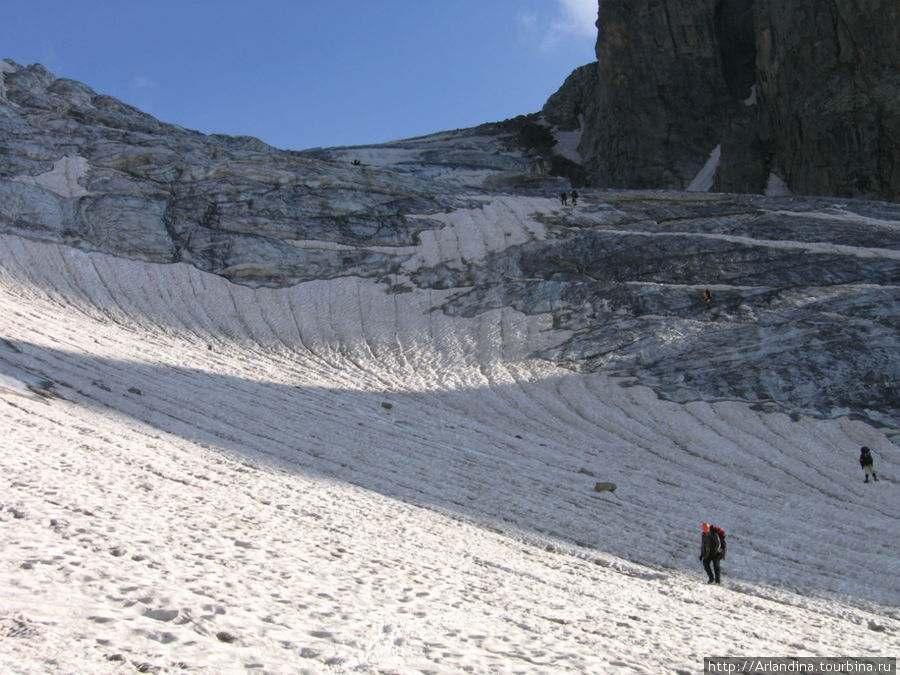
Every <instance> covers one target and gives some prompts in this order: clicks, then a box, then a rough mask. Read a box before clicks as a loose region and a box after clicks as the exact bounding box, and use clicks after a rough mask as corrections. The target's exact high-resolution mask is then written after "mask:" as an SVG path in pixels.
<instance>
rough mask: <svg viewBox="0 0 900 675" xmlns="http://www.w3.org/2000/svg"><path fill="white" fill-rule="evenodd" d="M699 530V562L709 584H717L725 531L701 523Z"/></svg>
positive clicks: (723, 552) (715, 526) (722, 556)
mask: <svg viewBox="0 0 900 675" xmlns="http://www.w3.org/2000/svg"><path fill="white" fill-rule="evenodd" d="M701 529H702V530H703V536H702V537H701V539H700V560H702V561H703V569H705V570H706V574H707V575H709V583H713V582H715V583H719V561H720V560H722V558H724V557H725V547H726V544H725V530H723V529H722V528H721V527H718V526H717V525H710V524H709V523H703V525H702V527H701ZM713 572H715V573H713Z"/></svg>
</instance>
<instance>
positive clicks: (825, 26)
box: [756, 0, 900, 201]
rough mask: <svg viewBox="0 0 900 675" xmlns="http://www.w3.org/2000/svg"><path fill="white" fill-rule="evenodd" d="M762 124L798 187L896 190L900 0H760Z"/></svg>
mask: <svg viewBox="0 0 900 675" xmlns="http://www.w3.org/2000/svg"><path fill="white" fill-rule="evenodd" d="M756 3H757V11H756V34H757V49H758V57H757V64H758V73H757V81H758V91H759V101H760V111H759V113H760V121H759V123H760V129H759V134H760V138H761V140H762V141H763V143H765V144H766V146H767V147H771V149H772V152H773V158H772V163H773V166H774V168H776V169H778V170H782V171H783V172H784V173H783V175H784V177H785V178H786V180H787V181H788V184H789V185H790V186H791V188H792V189H793V190H794V191H795V192H798V193H806V194H810V193H812V194H835V195H842V196H856V195H873V196H878V197H881V198H884V199H889V200H892V201H898V200H900V41H898V40H897V25H898V23H900V4H898V3H896V2H892V1H891V0H863V1H862V2H860V1H859V0H852V1H851V0H832V1H831V2H824V3H823V2H817V1H815V0H805V1H803V2H791V3H785V2H778V1H777V0H756Z"/></svg>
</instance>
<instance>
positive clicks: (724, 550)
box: [709, 525, 728, 558]
mask: <svg viewBox="0 0 900 675" xmlns="http://www.w3.org/2000/svg"><path fill="white" fill-rule="evenodd" d="M709 529H710V530H712V531H713V532H715V533H716V534H717V535H719V552H720V553H721V554H722V557H723V558H724V557H725V553H727V551H728V542H727V541H725V530H723V529H722V528H721V527H719V526H718V525H710V527H709Z"/></svg>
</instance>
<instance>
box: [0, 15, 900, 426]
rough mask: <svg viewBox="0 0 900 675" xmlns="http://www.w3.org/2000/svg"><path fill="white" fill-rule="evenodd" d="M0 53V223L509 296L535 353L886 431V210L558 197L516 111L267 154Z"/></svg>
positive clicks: (322, 273) (111, 249) (537, 130)
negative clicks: (534, 324)
mask: <svg viewBox="0 0 900 675" xmlns="http://www.w3.org/2000/svg"><path fill="white" fill-rule="evenodd" d="M659 21H660V22H661V23H659V25H658V26H657V28H658V29H659V30H662V31H663V33H662V34H660V36H659V37H660V39H662V38H663V37H665V35H667V34H670V33H669V24H668V22H666V21H664V20H663V19H662V17H659ZM663 29H665V30H663ZM676 34H683V35H688V34H693V33H692V31H691V30H688V29H687V28H685V27H683V29H682V30H680V31H676ZM623 35H624V34H623ZM691 44H693V45H696V46H697V47H698V48H699V47H700V46H702V45H705V46H704V47H703V50H706V51H704V53H705V54H707V57H704V58H713V56H711V52H709V49H711V48H712V43H707V42H704V41H702V40H696V41H694V42H692V43H691ZM701 51H702V50H701ZM740 60H741V59H740V58H737V57H735V63H739V62H740ZM0 63H2V64H3V72H2V74H0V83H2V86H0V139H2V140H0V144H2V145H0V233H7V234H14V235H17V236H21V237H27V238H30V239H39V240H43V241H50V242H55V243H60V244H68V245H71V246H77V247H79V248H83V249H88V250H95V251H102V252H105V253H109V254H112V255H114V256H119V257H126V258H135V259H139V260H144V261H150V262H157V263H172V262H184V263H189V264H191V265H193V266H195V267H197V268H199V269H201V270H203V271H206V272H210V273H213V274H217V275H220V276H223V277H225V278H227V279H229V280H231V281H234V282H236V283H240V284H243V285H248V286H277V287H284V286H293V285H296V284H299V283H302V282H305V281H313V280H330V279H335V278H338V277H355V278H363V279H368V280H374V281H377V282H379V284H380V285H381V287H383V289H384V292H385V293H390V294H395V293H401V292H405V293H413V294H417V293H423V294H424V295H425V296H426V297H427V298H428V300H427V302H432V298H436V300H434V305H433V306H430V307H429V311H434V312H443V313H444V314H446V315H450V316H458V317H475V316H482V315H486V314H488V313H489V312H491V311H493V310H498V309H503V310H506V309H508V308H512V309H514V310H516V311H518V312H520V313H522V314H523V315H526V316H539V317H542V318H547V319H548V323H550V324H552V330H551V331H550V332H549V333H548V334H547V335H544V336H542V338H541V343H540V345H541V346H540V347H534V352H535V353H533V356H534V357H535V358H539V359H543V360H545V361H547V362H551V363H554V364H559V365H561V366H565V367H567V368H570V369H574V370H579V371H592V372H593V371H598V372H599V371H602V372H606V373H614V374H616V375H619V376H624V377H626V378H628V379H630V380H631V381H634V382H638V383H641V384H645V385H648V386H651V387H653V388H654V389H655V390H656V391H657V392H658V393H659V394H660V395H661V396H663V397H666V398H669V399H671V400H676V401H681V402H686V401H691V400H696V399H729V400H741V401H749V402H752V403H754V404H757V405H760V406H765V407H766V408H768V409H772V410H780V411H785V412H790V413H798V414H815V415H823V416H828V415H836V414H855V415H859V416H861V417H864V418H865V419H867V420H869V421H871V422H873V423H876V424H879V425H884V426H890V427H894V428H896V427H900V405H898V398H897V382H898V381H900V365H898V361H897V357H896V353H897V337H896V336H897V335H898V333H900V319H898V317H900V297H898V291H897V288H898V287H897V280H898V279H900V238H898V237H900V235H898V232H900V206H896V205H892V204H886V203H883V202H867V201H862V200H852V199H835V198H828V199H824V198H822V199H815V198H800V197H782V198H774V197H762V196H739V195H733V194H730V195H729V194H711V195H707V194H697V193H685V192H680V193H662V192H650V191H648V192H640V191H630V192H625V191H621V192H611V191H598V190H584V191H582V192H583V194H582V195H581V199H579V202H578V205H577V207H575V206H572V205H571V204H570V205H569V206H566V207H563V206H562V205H561V204H560V201H559V200H558V199H557V197H556V196H557V195H558V194H559V191H560V189H561V188H563V187H568V184H567V183H566V181H564V180H561V179H554V178H551V177H548V176H547V175H546V171H547V170H548V167H547V165H546V164H545V163H542V161H541V159H540V155H541V153H542V152H544V151H546V148H547V146H548V145H549V141H548V139H547V129H546V128H545V127H542V126H541V125H539V124H537V123H536V122H535V120H534V119H531V118H527V119H517V120H513V121H508V122H506V123H501V124H494V125H485V126H483V127H479V128H476V129H468V130H459V131H454V132H446V133H440V134H434V135H432V136H429V137H424V138H419V139H410V140H407V141H400V142H396V143H390V144H385V145H379V146H369V147H347V148H326V149H316V150H312V151H308V152H304V153H297V152H284V151H279V150H276V149H274V148H271V147H268V146H266V145H264V144H262V143H261V142H259V141H257V140H255V139H249V138H228V137H224V136H204V135H202V134H199V133H196V132H190V131H187V130H185V129H182V128H180V127H176V126H172V125H166V124H162V123H160V122H158V121H156V120H155V119H153V118H152V117H150V116H148V115H145V114H144V113H141V112H140V111H138V110H135V109H134V108H130V107H128V106H126V105H124V104H122V103H120V102H118V101H116V100H114V99H111V98H109V97H104V96H100V95H97V94H95V93H94V92H92V91H91V90H90V89H89V88H88V87H86V86H85V85H82V84H79V83H75V82H71V81H67V80H57V79H56V78H54V77H53V76H52V75H51V74H49V73H48V72H47V71H46V70H44V69H43V68H41V67H40V66H32V67H28V68H21V67H18V66H15V65H13V64H11V63H10V62H8V61H7V62H0ZM735 71H736V72H739V71H740V68H739V67H737V66H735ZM573 78H575V79H576V80H578V81H579V82H580V84H581V85H582V86H584V87H588V86H589V81H590V79H591V76H590V74H589V71H588V70H586V69H581V70H580V71H578V72H577V73H576V74H575V75H573ZM746 84H747V82H746V81H740V78H738V77H736V76H735V78H733V79H731V80H729V82H725V83H724V84H722V85H721V92H723V93H722V96H725V95H726V93H724V92H728V91H732V90H733V91H738V90H739V89H740V87H744V86H746ZM698 86H700V85H699V84H698ZM736 87H737V89H735V88H736ZM570 91H571V90H570ZM576 99H577V97H574V98H572V99H570V100H569V103H570V104H573V105H574V102H575V101H576ZM584 114H585V113H584V112H583V111H582V112H579V113H578V114H576V115H574V116H572V117H570V118H569V119H568V120H566V119H562V118H560V119H559V120H558V125H557V129H564V128H565V125H569V127H568V128H569V129H571V128H572V126H571V125H578V124H579V123H580V120H579V119H578V115H584ZM698 147H699V146H698ZM702 291H709V292H711V295H712V298H711V302H710V303H706V302H705V300H704V298H703V295H702ZM351 337H352V336H351ZM417 339H418V336H417ZM422 339H428V338H427V336H426V337H424V338H422ZM547 345H549V346H547ZM529 349H532V348H531V347H529Z"/></svg>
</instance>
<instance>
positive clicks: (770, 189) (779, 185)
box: [765, 173, 793, 197]
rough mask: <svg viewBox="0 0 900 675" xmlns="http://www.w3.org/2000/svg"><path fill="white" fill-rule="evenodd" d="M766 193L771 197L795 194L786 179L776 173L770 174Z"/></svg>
mask: <svg viewBox="0 0 900 675" xmlns="http://www.w3.org/2000/svg"><path fill="white" fill-rule="evenodd" d="M765 194H766V195H767V196H769V197H789V196H790V195H792V194H793V192H791V190H790V188H789V187H788V186H787V183H785V182H784V179H783V178H782V177H781V176H779V175H778V174H776V173H770V174H769V180H768V182H767V183H766V189H765Z"/></svg>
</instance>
